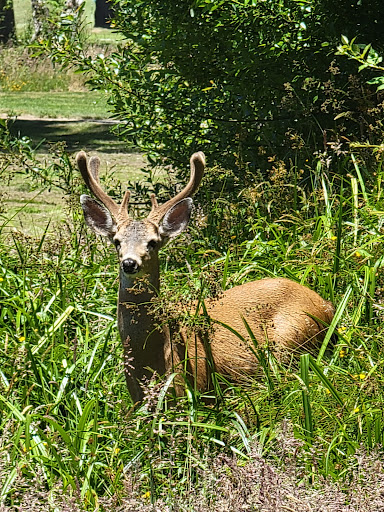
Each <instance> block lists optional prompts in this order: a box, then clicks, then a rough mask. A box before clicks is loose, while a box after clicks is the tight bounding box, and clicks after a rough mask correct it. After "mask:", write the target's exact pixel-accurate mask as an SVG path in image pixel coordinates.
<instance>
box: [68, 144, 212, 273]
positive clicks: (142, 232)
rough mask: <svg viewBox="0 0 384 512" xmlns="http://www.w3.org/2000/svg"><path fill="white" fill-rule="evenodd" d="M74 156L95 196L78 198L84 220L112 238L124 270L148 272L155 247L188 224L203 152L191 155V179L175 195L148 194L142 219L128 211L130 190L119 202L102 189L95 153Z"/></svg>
mask: <svg viewBox="0 0 384 512" xmlns="http://www.w3.org/2000/svg"><path fill="white" fill-rule="evenodd" d="M76 160H77V165H78V167H79V169H80V172H81V175H82V177H83V179H84V182H85V183H86V185H87V187H88V188H89V190H90V191H91V192H92V193H93V194H94V196H95V197H96V198H97V200H96V199H93V198H92V197H90V196H88V195H82V196H81V198H80V201H81V206H82V208H83V212H84V218H85V221H86V223H87V224H88V226H89V227H90V228H91V229H92V230H93V231H94V232H95V233H97V234H99V235H103V236H105V237H108V238H109V239H110V240H111V241H112V242H113V244H114V245H115V247H116V250H117V253H118V256H119V261H120V267H121V270H122V271H123V273H125V274H126V275H130V276H134V275H135V274H138V275H140V274H141V273H143V272H148V270H149V267H150V266H151V263H152V262H153V260H154V259H156V257H155V256H154V255H157V252H158V250H159V249H160V248H161V247H162V246H163V245H164V244H165V243H167V242H168V241H169V240H170V239H172V238H174V237H175V236H177V235H178V234H180V233H181V232H182V231H183V230H184V229H185V228H186V227H187V225H188V222H189V219H190V215H191V211H192V205H193V201H192V199H191V197H190V196H192V195H193V194H194V193H195V192H196V190H197V189H198V187H199V185H200V182H201V179H202V177H203V173H204V166H205V157H204V153H202V152H198V153H194V154H193V155H192V157H191V160H190V166H191V177H190V180H189V182H188V184H187V185H186V186H185V187H184V189H183V190H181V192H179V193H178V194H177V195H176V196H175V197H173V198H172V199H170V200H169V201H167V202H166V203H164V204H162V205H159V204H158V202H157V199H156V197H155V195H154V194H152V195H151V203H152V210H151V212H150V213H149V215H148V216H147V218H146V219H143V220H135V219H133V218H131V217H130V215H129V214H128V204H129V199H130V192H129V191H126V192H125V194H124V197H123V200H122V202H121V204H120V205H119V204H117V203H116V202H115V201H114V199H112V198H111V197H110V196H109V195H108V194H106V193H105V192H104V191H103V190H102V188H101V186H100V179H99V167H100V160H99V158H98V157H92V158H90V159H89V160H88V161H87V156H86V154H85V153H84V151H81V152H80V153H79V154H78V155H77V157H76Z"/></svg>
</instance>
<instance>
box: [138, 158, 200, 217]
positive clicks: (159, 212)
mask: <svg viewBox="0 0 384 512" xmlns="http://www.w3.org/2000/svg"><path fill="white" fill-rule="evenodd" d="M190 164H191V177H190V180H189V182H188V184H187V185H186V186H185V187H184V188H183V190H181V192H179V193H178V194H176V195H175V197H173V198H172V199H170V200H169V201H167V202H166V203H164V204H162V205H160V206H159V204H158V202H157V199H156V197H155V194H152V195H151V202H152V210H151V213H150V214H149V215H148V220H150V221H152V222H155V223H157V224H158V223H159V222H160V221H161V219H162V218H163V217H164V215H165V214H166V213H167V211H168V210H169V209H170V208H172V206H173V205H175V204H176V203H178V202H179V201H181V200H182V199H184V198H186V197H191V196H193V194H194V193H195V192H196V190H197V189H198V188H199V185H200V182H201V180H202V177H203V174H204V168H205V155H204V153H203V152H202V151H199V152H198V153H194V154H193V155H192V156H191V160H190Z"/></svg>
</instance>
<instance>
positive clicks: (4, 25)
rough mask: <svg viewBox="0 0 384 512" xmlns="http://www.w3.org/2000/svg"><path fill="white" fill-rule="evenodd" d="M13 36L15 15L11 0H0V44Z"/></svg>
mask: <svg viewBox="0 0 384 512" xmlns="http://www.w3.org/2000/svg"><path fill="white" fill-rule="evenodd" d="M14 36H15V15H14V11H13V2H12V0H0V44H1V43H8V42H9V41H10V40H11V39H12V38H13V37H14Z"/></svg>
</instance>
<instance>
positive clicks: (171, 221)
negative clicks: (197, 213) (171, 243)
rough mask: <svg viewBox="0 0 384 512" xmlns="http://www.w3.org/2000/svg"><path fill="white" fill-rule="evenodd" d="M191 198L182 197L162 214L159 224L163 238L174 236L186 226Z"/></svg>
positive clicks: (190, 209) (191, 202) (189, 214)
mask: <svg viewBox="0 0 384 512" xmlns="http://www.w3.org/2000/svg"><path fill="white" fill-rule="evenodd" d="M192 206H193V200H192V199H191V198H190V197H187V198H185V199H182V200H181V201H179V202H178V203H176V204H175V205H174V206H172V208H171V209H170V210H169V211H168V212H167V213H166V214H165V215H164V217H163V221H162V223H161V225H160V235H161V237H163V238H167V239H170V238H174V237H175V236H177V235H179V234H180V233H181V232H182V231H184V230H185V228H186V227H187V226H188V223H189V219H190V218H191V212H192Z"/></svg>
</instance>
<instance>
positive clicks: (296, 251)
mask: <svg viewBox="0 0 384 512" xmlns="http://www.w3.org/2000/svg"><path fill="white" fill-rule="evenodd" d="M357 161H358V163H359V172H356V174H355V175H352V174H349V176H347V177H345V178H344V181H343V185H342V186H340V179H339V177H337V176H336V177H335V178H334V179H330V178H329V179H327V180H323V181H322V180H318V183H319V184H320V185H319V187H318V188H316V189H314V190H313V191H312V192H311V191H310V190H307V191H306V195H305V196H304V195H302V196H301V197H295V199H294V200H295V205H296V206H295V209H293V208H290V207H289V205H290V203H289V201H291V200H293V199H292V196H290V195H289V190H290V187H289V186H288V185H289V183H287V184H285V183H283V182H281V183H280V184H279V189H276V188H274V187H273V185H271V184H270V183H267V182H266V183H265V184H264V185H263V188H262V190H261V187H259V195H258V197H257V200H255V199H254V198H252V196H251V195H249V196H246V194H244V196H243V199H241V200H240V201H238V202H236V203H231V202H230V201H229V200H228V198H225V197H215V198H213V199H212V198H211V200H210V202H209V203H206V202H204V193H205V191H204V189H202V191H201V195H200V199H199V197H198V198H197V200H196V202H199V200H200V201H201V202H202V207H203V210H202V211H200V212H197V213H196V214H195V222H194V223H193V224H192V226H191V228H190V231H189V233H188V234H187V235H184V236H183V237H181V238H179V239H178V240H177V241H175V243H174V244H173V245H172V246H170V247H169V248H167V249H166V250H164V251H163V252H162V253H161V262H162V270H163V273H162V276H163V297H164V300H166V301H167V303H172V301H177V300H178V298H184V297H185V296H190V297H191V298H196V296H199V294H200V293H201V291H202V290H203V292H204V293H210V291H212V290H213V291H214V290H217V285H218V283H219V285H220V287H222V288H228V287H231V286H233V285H235V284H240V283H242V282H245V281H247V280H252V279H260V278H263V277H266V276H281V277H288V278H290V279H294V280H296V281H298V282H301V283H303V284H304V285H307V286H310V287H311V288H313V289H315V290H316V291H318V292H319V293H321V295H322V296H324V298H328V299H332V301H333V302H334V303H335V306H336V308H337V312H336V319H337V323H336V322H335V324H334V325H333V326H332V328H333V329H334V331H335V333H337V334H338V336H339V339H338V341H337V343H336V346H335V348H334V350H333V351H329V350H326V348H327V347H325V346H324V347H323V349H324V350H321V352H320V354H318V355H316V354H315V355H314V356H309V355H303V356H301V358H298V359H297V360H296V362H294V363H293V364H292V365H291V366H283V365H281V364H280V363H278V362H277V361H276V360H275V359H274V358H273V357H272V356H271V355H270V354H269V353H268V351H266V352H265V353H262V352H260V359H262V360H263V364H262V365H261V370H260V373H259V375H258V377H257V379H256V378H255V379H250V380H249V381H248V383H245V384H244V385H243V386H239V385H236V386H233V385H231V383H227V382H225V380H224V379H222V377H220V376H218V380H217V382H220V383H221V385H220V388H219V387H217V388H216V389H215V390H213V393H211V395H210V396H211V399H210V403H208V404H207V402H206V400H205V399H203V397H201V396H200V395H199V394H198V393H196V392H195V391H194V390H193V389H191V388H189V387H187V389H186V396H185V397H184V398H181V399H179V400H177V402H176V403H175V400H174V399H173V397H172V394H171V395H168V394H167V393H166V391H167V389H168V387H170V386H171V383H172V378H173V377H172V376H171V377H170V378H169V379H168V380H166V379H165V380H160V381H159V382H156V381H154V382H152V383H151V384H150V386H149V387H148V394H147V402H146V404H144V405H143V406H141V407H139V408H137V409H136V410H133V409H132V408H131V406H132V404H131V401H130V398H129V396H128V393H127V391H126V387H125V382H124V375H123V373H124V372H123V365H122V356H121V348H120V342H119V340H118V334H117V328H116V294H117V262H116V259H115V254H114V251H113V250H112V248H111V247H110V246H109V245H108V243H106V242H103V241H100V240H96V239H95V238H94V237H93V236H92V235H90V234H89V233H88V232H87V231H86V230H85V228H84V226H83V223H82V219H81V215H80V212H79V210H78V206H76V205H77V204H78V203H77V196H78V194H79V193H80V182H79V181H76V179H75V180H74V181H69V182H68V190H67V194H68V197H69V198H70V199H71V201H72V205H73V206H72V208H71V209H70V210H69V211H70V212H71V213H70V214H67V223H66V226H65V227H63V228H62V229H61V230H59V231H57V232H56V233H54V234H50V233H49V232H48V231H47V232H45V233H43V234H42V235H39V236H38V237H36V238H33V237H30V236H27V235H24V234H23V233H20V232H18V233H15V232H10V231H9V230H7V229H6V227H5V226H4V227H3V229H2V231H1V233H0V235H1V238H0V293H1V297H2V298H1V312H0V339H1V342H2V345H1V350H0V370H1V371H0V383H1V387H0V410H1V411H2V420H1V421H2V422H1V434H2V438H1V442H2V444H1V447H3V449H5V447H8V446H11V447H12V448H11V449H10V451H9V456H8V458H7V459H6V461H5V462H4V464H5V467H6V471H5V473H4V474H6V475H7V477H6V478H4V479H3V480H2V481H1V488H0V493H1V492H2V495H3V496H4V499H5V500H6V503H7V504H9V505H12V506H17V505H18V504H19V503H20V500H21V498H20V493H21V495H23V492H22V490H21V489H23V486H22V484H21V481H22V480H24V482H28V481H30V480H31V479H33V478H35V479H40V480H41V481H42V482H43V486H44V488H45V490H46V492H48V490H52V492H54V491H53V490H54V489H55V486H57V485H59V484H60V485H62V486H63V487H64V492H65V493H67V494H68V495H69V496H72V497H73V498H74V499H75V501H76V503H77V504H78V506H79V507H81V508H80V509H82V510H83V509H84V510H85V509H87V507H88V509H90V510H94V509H96V508H97V506H100V507H101V509H103V507H104V505H102V502H103V500H107V499H109V498H110V497H111V496H112V497H113V499H114V500H115V502H114V503H115V504H116V507H117V506H118V503H121V502H124V500H127V499H128V498H127V496H129V497H130V498H132V499H133V498H135V499H137V500H138V501H139V502H140V503H141V504H142V505H143V507H145V506H147V507H148V508H147V510H150V507H151V505H150V501H151V500H152V501H155V500H156V499H162V500H163V502H167V500H168V503H175V501H177V500H178V499H179V498H180V496H184V495H186V493H188V492H192V490H193V489H199V492H200V493H202V494H201V496H203V497H205V498H206V499H207V500H208V496H207V495H206V494H204V492H206V491H204V489H205V490H206V489H207V488H208V487H207V486H208V480H207V476H206V475H207V474H211V473H212V471H211V467H212V464H213V461H216V462H215V464H217V463H218V462H217V461H218V460H225V461H227V462H226V463H225V464H224V470H223V471H224V472H225V474H228V472H231V471H234V470H235V469H234V468H236V467H243V466H244V467H247V464H249V465H250V466H248V467H249V468H251V467H253V466H252V465H253V464H255V460H260V459H255V453H257V454H258V456H260V455H261V454H262V455H263V456H264V457H265V458H266V460H270V461H271V460H275V461H277V462H278V463H279V464H281V463H283V462H284V461H285V459H282V458H281V456H280V458H279V453H281V452H280V451H279V450H281V446H282V444H283V445H284V439H283V440H282V436H283V438H284V436H285V442H286V446H287V447H286V449H287V450H288V452H289V450H290V449H291V448H290V447H293V448H292V451H290V452H289V453H290V455H289V457H290V458H291V459H292V458H293V459H292V460H294V461H297V468H296V470H295V471H297V474H296V476H295V478H297V480H302V482H303V483H308V482H311V483H314V484H315V485H317V486H321V485H322V481H323V480H322V478H324V477H327V478H331V479H333V480H334V481H336V482H343V481H344V479H347V480H348V478H349V477H350V471H351V468H353V467H354V465H356V457H355V456H356V454H357V453H359V450H361V449H364V450H366V451H369V450H372V449H380V447H381V446H382V444H383V441H384V439H383V432H384V418H383V410H384V393H383V391H382V390H383V386H382V382H383V379H384V372H383V365H384V358H383V352H382V336H383V328H382V314H383V313H382V311H383V310H382V306H381V302H382V290H383V288H384V282H383V278H382V265H383V256H382V254H383V242H382V235H381V232H382V224H381V213H380V212H382V211H384V208H383V204H382V197H381V179H382V172H381V170H380V168H378V169H376V170H375V171H376V175H375V174H374V173H373V172H371V173H369V175H370V180H371V181H370V183H369V186H368V178H367V174H366V175H365V180H364V181H363V178H362V176H361V173H362V172H364V162H363V160H361V159H358V160H357ZM357 161H356V162H357ZM61 165H63V164H61ZM66 165H70V164H69V163H67V164H66ZM314 168H315V166H314ZM354 168H355V169H356V167H354ZM57 169H58V170H57V172H59V170H60V168H59V167H58V168H57ZM365 171H366V170H365ZM61 172H62V173H63V176H64V177H65V176H67V174H68V176H72V174H71V173H68V172H67V171H66V170H65V169H63V170H62V171H61ZM311 172H313V173H315V172H317V171H315V170H313V171H311ZM359 173H360V176H359ZM58 177H60V176H59V175H56V177H55V179H58ZM110 179H113V177H112V178H111V177H110ZM368 191H369V192H368ZM271 196H274V197H279V196H281V197H285V198H286V202H285V203H284V204H283V203H282V202H276V205H275V207H274V208H269V209H266V208H265V204H267V198H268V197H271ZM33 214H34V213H33V212H30V215H33ZM5 217H6V215H5V216H4V217H3V218H5ZM217 219H219V220H220V223H218V220H217ZM241 219H247V223H248V225H247V227H246V228H245V227H244V230H245V229H247V234H248V235H247V236H245V235H244V234H243V233H242V232H241V230H240V229H239V223H240V222H241ZM186 261H187V262H188V265H186V263H185V262H186ZM175 314H176V312H175ZM329 341H330V340H329ZM328 348H329V347H328ZM212 397H213V398H212ZM282 432H283V434H282ZM255 450H256V452H255ZM288 452H287V453H288ZM293 454H294V455H293ZM232 457H236V460H237V462H236V463H234V462H233V463H230V462H228V461H229V460H233V459H232ZM223 458H224V459H223ZM277 462H276V463H277ZM231 464H233V466H231ZM287 464H288V462H287ZM295 464H296V462H295ZM367 471H368V469H367ZM209 472H210V473H209ZM368 480H369V479H368V478H367V481H368ZM218 481H219V482H220V479H219V480H218ZM23 485H25V484H23ZM218 485H219V484H218ZM340 485H341V484H340ZM15 489H18V492H19V494H17V493H16V492H15V491H14V490H15ZM127 489H131V491H129V490H127ZM210 489H212V487H210ZM196 492H197V491H196ZM211 492H212V491H211ZM249 492H250V493H251V492H252V490H251V489H249ZM308 492H309V491H308ZM343 492H347V493H348V492H349V491H348V490H347V491H345V490H344V491H343ZM201 496H200V497H201ZM209 500H211V503H215V500H219V496H215V495H213V496H210V497H209ZM105 503H106V502H105ZM108 503H109V505H108V506H107V505H105V508H104V510H108V511H111V510H114V508H113V506H115V505H113V506H112V505H111V502H110V501H109V502H108ZM144 510H145V508H144ZM191 510H192V509H191ZM212 510H215V508H213V505H212Z"/></svg>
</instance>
